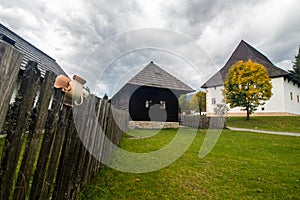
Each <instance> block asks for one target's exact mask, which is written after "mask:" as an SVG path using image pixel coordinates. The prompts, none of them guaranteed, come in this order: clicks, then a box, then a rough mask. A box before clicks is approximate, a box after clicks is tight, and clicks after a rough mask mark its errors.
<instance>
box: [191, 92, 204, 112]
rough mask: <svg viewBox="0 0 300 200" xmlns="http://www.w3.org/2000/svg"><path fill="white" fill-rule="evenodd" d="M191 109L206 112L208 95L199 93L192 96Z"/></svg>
mask: <svg viewBox="0 0 300 200" xmlns="http://www.w3.org/2000/svg"><path fill="white" fill-rule="evenodd" d="M191 109H193V110H196V111H199V113H200V115H201V112H203V111H206V93H205V92H202V91H199V92H197V93H196V94H194V95H193V96H192V99H191Z"/></svg>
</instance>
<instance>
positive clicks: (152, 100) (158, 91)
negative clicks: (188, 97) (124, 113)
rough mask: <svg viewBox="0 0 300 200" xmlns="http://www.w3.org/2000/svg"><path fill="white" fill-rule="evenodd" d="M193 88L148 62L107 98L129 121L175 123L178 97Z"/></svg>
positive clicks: (191, 90) (176, 120)
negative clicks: (127, 113)
mask: <svg viewBox="0 0 300 200" xmlns="http://www.w3.org/2000/svg"><path fill="white" fill-rule="evenodd" d="M193 91H194V90H193V89H192V88H190V87H189V86H187V85H186V84H185V83H183V82H182V81H180V80H179V79H177V78H175V77H174V76H172V75H171V74H169V73H168V72H166V71H164V70H163V69H161V68H160V67H158V66H157V65H155V64H154V63H153V62H150V63H149V64H148V65H147V66H146V67H145V68H143V69H142V70H141V71H140V72H139V73H138V74H137V75H136V76H134V77H133V78H132V79H131V80H130V81H128V82H127V83H126V84H125V85H124V86H123V87H122V88H121V90H120V91H119V92H118V93H117V94H116V95H114V96H113V98H112V99H111V102H112V105H113V106H115V107H117V108H119V109H123V110H128V111H129V114H130V117H131V120H133V121H166V122H178V109H179V104H178V98H179V96H180V95H182V94H186V93H190V92H193Z"/></svg>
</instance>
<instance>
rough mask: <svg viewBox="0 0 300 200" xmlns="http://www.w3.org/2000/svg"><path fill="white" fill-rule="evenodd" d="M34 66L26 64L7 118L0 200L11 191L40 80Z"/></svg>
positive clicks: (0, 178)
mask: <svg viewBox="0 0 300 200" xmlns="http://www.w3.org/2000/svg"><path fill="white" fill-rule="evenodd" d="M36 65H37V64H36V63H33V62H30V63H29V64H28V66H27V68H28V69H26V70H25V72H24V77H23V80H22V83H21V88H20V91H19V92H18V95H17V97H16V101H15V103H14V106H13V108H12V112H11V113H9V116H8V118H9V121H8V126H7V127H6V128H7V129H6V131H7V138H6V140H5V148H4V149H3V153H2V159H1V170H0V186H1V191H0V197H1V198H0V199H9V196H10V193H11V191H12V189H13V177H14V175H15V170H16V168H17V164H18V161H19V155H20V151H21V147H22V144H23V142H24V135H25V132H26V131H27V129H28V126H29V118H30V113H31V110H32V107H33V104H34V100H35V95H36V90H37V88H38V84H39V80H40V72H39V70H38V69H37V67H36ZM29 88H30V89H29Z"/></svg>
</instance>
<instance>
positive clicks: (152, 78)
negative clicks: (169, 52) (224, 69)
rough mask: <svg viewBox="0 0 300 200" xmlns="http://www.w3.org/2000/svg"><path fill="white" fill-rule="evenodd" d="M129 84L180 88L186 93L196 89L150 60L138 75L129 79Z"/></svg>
mask: <svg viewBox="0 0 300 200" xmlns="http://www.w3.org/2000/svg"><path fill="white" fill-rule="evenodd" d="M128 84H132V85H140V86H142V85H145V86H151V87H158V88H168V89H173V90H180V91H183V92H186V93H189V92H194V91H195V90H193V89H192V88H191V87H189V86H188V85H186V84H185V83H183V82H182V81H180V80H179V79H177V78H176V77H174V76H172V75H171V74H169V73H168V72H166V71H164V70H163V69H161V68H160V67H158V66H157V65H155V64H154V63H153V62H150V63H149V64H148V65H147V66H146V67H144V68H143V69H142V70H141V71H140V72H139V73H137V75H135V76H134V77H133V78H132V79H131V80H130V81H128Z"/></svg>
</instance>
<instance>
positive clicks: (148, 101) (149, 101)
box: [145, 100, 152, 108]
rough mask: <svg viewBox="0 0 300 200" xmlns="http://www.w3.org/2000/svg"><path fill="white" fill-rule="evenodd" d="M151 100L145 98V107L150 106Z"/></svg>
mask: <svg viewBox="0 0 300 200" xmlns="http://www.w3.org/2000/svg"><path fill="white" fill-rule="evenodd" d="M151 103H152V101H151V100H146V102H145V108H149V107H150V106H151Z"/></svg>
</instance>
